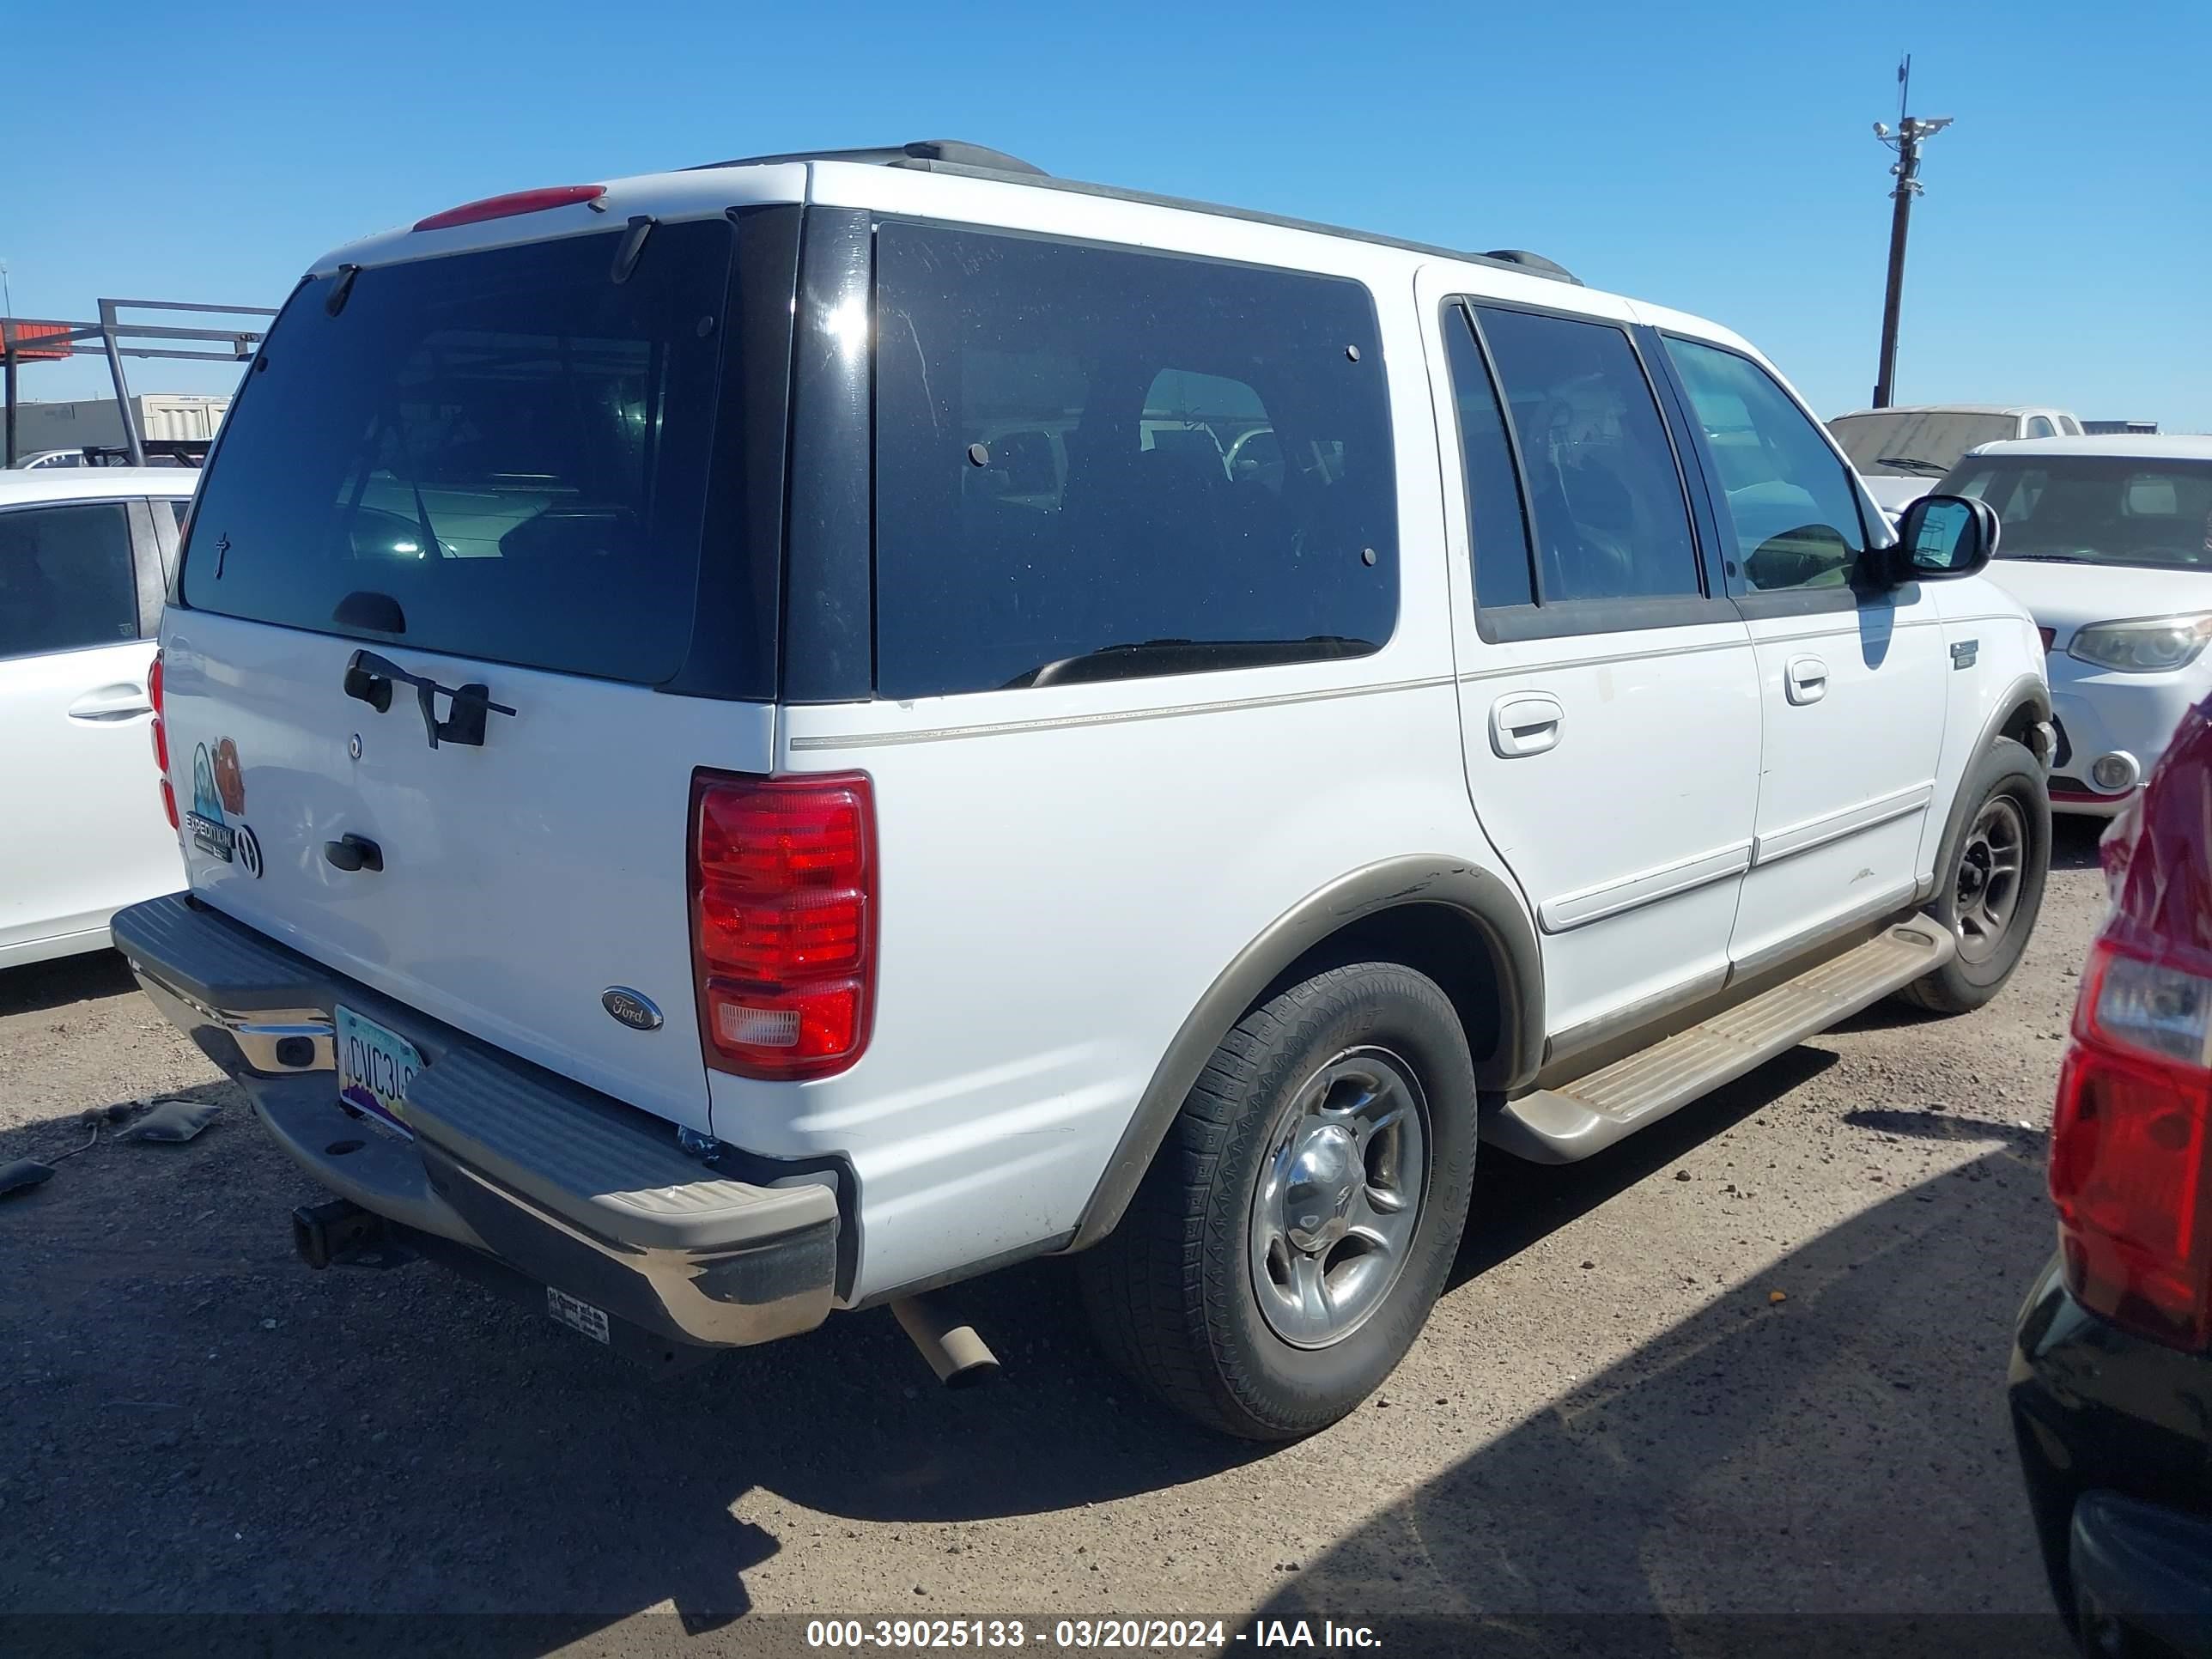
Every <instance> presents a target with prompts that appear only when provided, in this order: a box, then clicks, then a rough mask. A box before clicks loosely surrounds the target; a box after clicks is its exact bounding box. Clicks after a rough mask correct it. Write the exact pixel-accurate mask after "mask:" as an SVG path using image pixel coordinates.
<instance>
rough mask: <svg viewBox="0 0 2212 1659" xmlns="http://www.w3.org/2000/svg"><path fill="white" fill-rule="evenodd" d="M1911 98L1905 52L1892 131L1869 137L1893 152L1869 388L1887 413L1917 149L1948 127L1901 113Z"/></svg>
mask: <svg viewBox="0 0 2212 1659" xmlns="http://www.w3.org/2000/svg"><path fill="white" fill-rule="evenodd" d="M1911 95H1912V55H1911V53H1910V52H1907V53H1906V54H1905V58H1904V60H1903V61H1902V62H1901V63H1899V64H1898V66H1897V131H1895V132H1892V131H1890V130H1889V127H1888V125H1887V123H1885V122H1881V121H1877V122H1875V124H1874V136H1875V137H1877V138H1879V139H1880V140H1881V142H1882V143H1885V144H1887V146H1889V148H1890V149H1893V150H1895V151H1896V152H1897V161H1896V163H1895V165H1893V167H1891V168H1890V172H1891V173H1894V174H1895V175H1896V177H1897V188H1896V189H1895V190H1893V191H1890V197H1891V199H1892V200H1893V201H1894V202H1895V203H1896V204H1897V205H1896V207H1895V208H1894V209H1893V210H1892V212H1891V214H1890V217H1889V287H1888V289H1887V292H1886V293H1885V294H1884V295H1882V301H1881V368H1879V369H1878V370H1877V371H1876V373H1875V383H1874V406H1875V408H1876V409H1887V408H1888V407H1889V404H1890V397H1891V394H1892V392H1894V390H1895V389H1896V386H1897V319H1898V313H1899V312H1900V311H1901V310H1902V309H1903V307H1904V303H1905V234H1906V232H1907V231H1908V230H1910V229H1911V224H1912V198H1913V197H1916V196H1917V195H1919V194H1920V145H1921V142H1922V141H1923V139H1928V138H1932V137H1935V136H1936V134H1937V133H1939V132H1941V131H1943V129H1944V128H1945V127H1948V126H1949V125H1951V118H1950V117H1949V116H1948V115H1938V116H1936V117H1935V118H1933V119H1930V120H1924V121H1923V120H1922V119H1920V118H1918V117H1917V116H1912V115H1908V114H1906V113H1905V111H1906V108H1907V107H1908V105H1907V102H1906V100H1908V99H1910V98H1911Z"/></svg>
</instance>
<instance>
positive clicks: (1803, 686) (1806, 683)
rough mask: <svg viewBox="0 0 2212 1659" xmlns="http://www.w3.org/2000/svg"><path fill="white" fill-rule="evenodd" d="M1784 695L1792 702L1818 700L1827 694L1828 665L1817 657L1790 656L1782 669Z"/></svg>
mask: <svg viewBox="0 0 2212 1659" xmlns="http://www.w3.org/2000/svg"><path fill="white" fill-rule="evenodd" d="M1782 680H1783V690H1784V696H1787V697H1788V698H1789V699H1790V702H1794V703H1800V704H1802V703H1808V702H1820V699H1821V698H1822V697H1824V696H1826V695H1827V690H1828V665H1827V664H1826V663H1824V662H1822V661H1821V660H1820V659H1819V658H1818V657H1792V658H1790V661H1789V664H1788V665H1787V666H1785V667H1784V669H1783V671H1782Z"/></svg>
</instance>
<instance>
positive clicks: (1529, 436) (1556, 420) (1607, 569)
mask: <svg viewBox="0 0 2212 1659" xmlns="http://www.w3.org/2000/svg"><path fill="white" fill-rule="evenodd" d="M1475 311H1476V314H1477V315H1478V316H1479V317H1480V319H1481V323H1482V331H1483V336H1484V337H1485V339H1486V340H1487V341H1488V342H1489V345H1490V356H1491V360H1492V362H1495V363H1496V364H1497V365H1498V379H1499V380H1501V381H1503V382H1504V390H1505V398H1506V402H1507V403H1508V404H1510V406H1511V409H1512V414H1513V429H1514V431H1515V433H1516V435H1518V436H1519V438H1520V441H1521V462H1522V466H1523V467H1524V468H1525V469H1526V470H1527V472H1528V489H1529V492H1530V495H1531V496H1532V497H1533V499H1532V500H1531V501H1530V502H1529V506H1530V508H1531V509H1532V510H1531V514H1530V516H1531V517H1532V518H1533V519H1534V520H1535V530H1536V582H1537V593H1538V596H1539V598H1540V599H1541V600H1542V601H1543V602H1544V603H1546V604H1547V605H1548V604H1552V603H1554V602H1556V601H1559V600H1562V599H1647V598H1656V597H1660V596H1664V595H1669V594H1673V595H1680V594H1695V593H1698V592H1699V591H1700V587H1699V580H1698V553H1697V544H1696V542H1695V541H1694V540H1693V539H1692V537H1691V533H1690V507H1689V502H1688V501H1686V499H1685V498H1684V496H1683V494H1682V482H1681V477H1680V474H1679V473H1677V471H1675V467H1674V450H1673V447H1671V446H1670V445H1669V444H1668V441H1667V428H1666V427H1665V426H1664V425H1663V424H1662V422H1661V421H1660V418H1659V405H1658V404H1657V403H1656V401H1655V400H1654V398H1653V397H1652V394H1651V385H1650V381H1648V380H1645V379H1644V368H1643V365H1642V364H1641V363H1640V362H1638V360H1637V356H1636V349H1635V347H1633V346H1632V345H1631V344H1630V343H1629V339H1628V336H1627V335H1626V333H1625V332H1623V331H1621V330H1620V329H1619V328H1617V327H1615V326H1613V325H1611V324H1609V323H1588V322H1581V321H1577V320H1574V319H1568V318H1564V317H1543V316H1536V315H1534V314H1532V313H1528V312H1522V311H1504V310H1500V309H1498V308H1496V307H1491V306H1478V307H1475Z"/></svg>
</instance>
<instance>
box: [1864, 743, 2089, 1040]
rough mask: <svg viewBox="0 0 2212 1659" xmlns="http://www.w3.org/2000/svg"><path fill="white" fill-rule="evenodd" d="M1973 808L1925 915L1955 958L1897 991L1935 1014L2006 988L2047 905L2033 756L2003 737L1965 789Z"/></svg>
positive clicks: (2047, 814)
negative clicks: (1952, 945)
mask: <svg viewBox="0 0 2212 1659" xmlns="http://www.w3.org/2000/svg"><path fill="white" fill-rule="evenodd" d="M1960 796H1961V798H1962V799H1967V800H1971V801H1972V802H1973V803H1974V805H1972V807H1971V808H1969V809H1968V811H1966V815H1965V816H1964V817H1962V818H1960V821H1959V824H1958V827H1957V828H1955V829H1953V830H1952V832H1951V834H1950V836H1948V837H1947V838H1946V840H1945V842H1944V845H1943V849H1942V853H1941V854H1939V855H1938V857H1937V860H1936V881H1937V882H1938V883H1939V886H1938V887H1937V889H1936V897H1935V899H1934V901H1933V902H1931V903H1929V905H1928V907H1927V910H1926V914H1927V915H1929V916H1930V917H1932V918H1933V919H1934V920H1935V921H1937V922H1939V923H1941V924H1942V926H1943V927H1945V928H1946V929H1947V930H1948V931H1949V933H1951V935H1952V937H1953V938H1954V939H1957V940H1958V941H1959V950H1958V952H1957V954H1956V955H1954V957H1952V958H1951V960H1950V961H1949V962H1948V963H1945V964H1944V965H1943V966H1942V967H1941V968H1939V969H1936V971H1935V972H1934V973H1932V974H1930V975H1928V976H1927V977H1926V978H1924V979H1917V980H1915V981H1913V982H1912V983H1911V984H1910V985H1908V986H1906V987H1905V988H1904V989H1903V990H1901V991H1899V992H1898V993H1897V996H1898V1000H1899V1001H1901V1002H1905V1003H1907V1004H1910V1005H1911V1006H1913V1007H1916V1008H1923V1009H1926V1010H1927V1011H1928V1012H1930V1013H1937V1014H1963V1013H1969V1012H1972V1011H1973V1010H1974V1009H1976V1008H1978V1007H1980V1006H1982V1005H1983V1004H1984V1003H1985V1002H1987V1001H1989V1000H1990V998H1992V997H1994V996H1996V994H1997V993H1998V992H1999V991H2001V990H2002V989H2003V988H2004V983H2005V981H2007V980H2008V979H2010V978H2011V977H2012V974H2013V969H2015V968H2017V967H2019V966H2020V958H2021V952H2022V951H2025V950H2027V941H2028V936H2029V935H2030V934H2032V933H2034V931H2035V919H2036V916H2037V915H2038V914H2039V912H2040V911H2041V909H2042V908H2043V884H2044V879H2045V877H2046V876H2047V875H2048V874H2049V872H2050V869H2051V793H2050V788H2049V786H2048V785H2047V784H2046V783H2045V781H2044V776H2043V769H2042V768H2041V767H2040V766H2039V765H2038V764H2037V763H2036V760H2035V757H2034V756H2033V755H2032V754H2030V753H2029V752H2028V751H2027V748H2026V747H2025V746H2023V745H2022V744H2017V743H2015V742H2014V741H2013V740H2012V739H2011V738H1998V739H1997V740H1996V742H1995V743H1993V744H1990V749H1989V752H1988V753H1986V754H1984V756H1983V757H1982V758H1981V759H1980V760H1979V761H1978V762H1977V763H1975V764H1974V766H1973V768H1972V770H1970V771H1969V772H1968V774H1967V775H1966V782H1965V783H1964V785H1963V786H1961V787H1960Z"/></svg>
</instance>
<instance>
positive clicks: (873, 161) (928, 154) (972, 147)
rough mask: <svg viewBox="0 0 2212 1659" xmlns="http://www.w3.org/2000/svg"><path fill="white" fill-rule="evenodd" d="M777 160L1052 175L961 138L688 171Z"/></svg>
mask: <svg viewBox="0 0 2212 1659" xmlns="http://www.w3.org/2000/svg"><path fill="white" fill-rule="evenodd" d="M777 161H851V162H854V163H856V164H858V165H860V166H862V167H915V166H922V167H926V166H927V165H928V164H929V163H930V162H932V161H949V162H951V163H952V164H953V165H954V166H956V167H977V168H980V169H981V170H983V171H984V172H987V173H1019V174H1020V175H1022V176H1023V177H1024V178H1035V179H1044V178H1048V177H1050V176H1051V175H1050V174H1048V173H1046V172H1045V170H1044V169H1043V168H1042V167H1039V166H1037V165H1036V163H1035V162H1033V161H1024V160H1022V158H1021V157H1020V156H1018V155H1007V154H1006V151H1004V150H1002V149H986V148H985V147H984V146H983V145H981V144H970V143H964V142H963V141H962V140H960V139H957V138H918V139H916V140H915V142H914V143H910V144H896V145H891V146H887V147H878V148H875V149H800V150H793V151H790V152H789V153H787V154H786V155H740V156H738V157H737V158H736V159H735V160H733V161H706V162H702V163H701V164H700V165H699V166H698V167H687V168H685V169H684V171H686V172H687V173H703V172H706V171H708V170H709V169H711V168H714V167H765V166H768V165H769V164H771V163H773V162H777Z"/></svg>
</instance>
